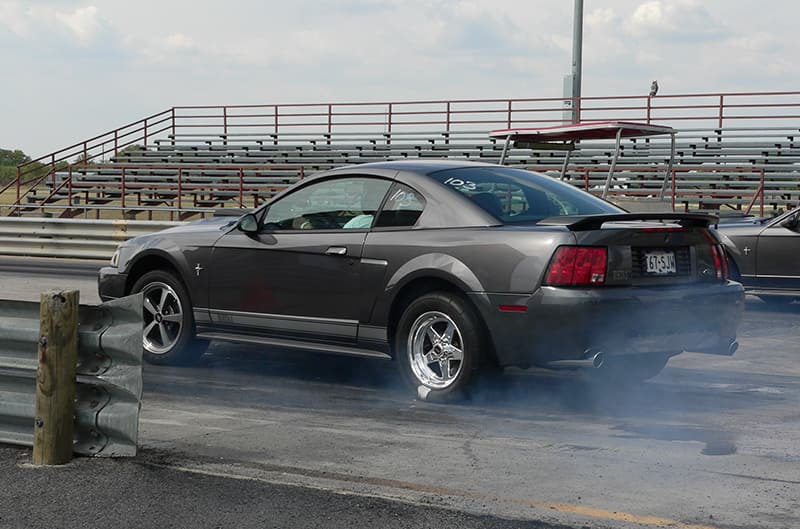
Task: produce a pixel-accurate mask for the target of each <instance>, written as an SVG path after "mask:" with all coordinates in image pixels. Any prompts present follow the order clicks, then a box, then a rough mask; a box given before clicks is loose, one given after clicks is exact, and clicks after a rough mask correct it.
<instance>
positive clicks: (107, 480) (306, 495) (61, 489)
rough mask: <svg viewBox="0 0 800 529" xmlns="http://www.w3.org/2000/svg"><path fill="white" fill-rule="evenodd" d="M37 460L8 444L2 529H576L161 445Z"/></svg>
mask: <svg viewBox="0 0 800 529" xmlns="http://www.w3.org/2000/svg"><path fill="white" fill-rule="evenodd" d="M30 458H31V456H30V451H29V450H27V449H21V448H14V447H0V476H2V479H1V480H0V528H3V529H6V528H9V529H10V528H15V529H16V528H22V527H25V528H30V529H38V528H48V529H51V528H59V529H70V528H81V529H85V528H91V527H137V528H140V529H144V528H149V527H153V528H159V529H168V528H175V529H179V528H180V529H182V528H187V529H188V528H204V527H213V528H222V527H237V528H246V527H258V528H278V527H280V528H298V529H300V528H314V529H317V528H320V527H324V528H333V529H336V528H342V529H345V528H348V529H350V528H367V527H370V528H372V527H381V528H414V529H424V528H431V529H440V528H447V527H454V528H464V529H470V528H497V529H504V528H509V529H510V528H514V529H545V528H546V529H567V526H564V525H553V524H549V523H541V522H532V521H519V520H507V519H503V518H498V517H493V516H480V515H472V514H467V513H463V512H459V511H454V510H448V509H443V508H440V507H437V506H426V505H412V504H409V503H404V502H398V501H390V500H387V499H381V498H376V497H369V496H362V495H352V494H341V493H333V492H330V491H325V490H319V489H313V488H304V487H296V486H291V485H281V484H274V483H269V482H266V481H263V480H257V479H243V478H241V477H227V476H224V475H220V474H216V475H214V474H210V473H201V472H187V471H185V470H180V469H177V468H172V467H171V466H170V465H169V464H165V463H166V461H167V459H168V458H169V456H168V455H166V454H163V453H158V452H145V453H143V454H141V455H140V456H139V457H137V458H133V459H102V458H96V459H89V458H78V459H75V460H73V462H72V463H70V464H69V465H65V466H63V467H34V466H32V465H30V464H29V462H30ZM578 527H587V528H588V526H578Z"/></svg>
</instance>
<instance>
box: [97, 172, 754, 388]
mask: <svg viewBox="0 0 800 529" xmlns="http://www.w3.org/2000/svg"><path fill="white" fill-rule="evenodd" d="M716 220H717V219H716V217H713V216H709V215H700V214H676V213H653V214H631V213H626V212H624V211H623V210H621V209H619V208H617V207H615V206H613V205H611V204H609V203H607V202H605V201H602V200H600V199H598V198H595V197H593V196H592V195H590V194H588V193H585V192H583V191H580V190H578V189H576V188H574V187H572V186H570V185H568V184H565V183H562V182H559V181H558V180H554V179H552V178H550V177H548V176H545V175H541V174H536V173H532V172H529V171H523V170H518V169H513V168H509V167H501V166H495V165H489V164H480V163H471V162H456V161H452V160H451V161H424V160H420V161H396V162H380V163H370V164H364V165H358V166H351V167H346V168H340V169H336V170H333V171H329V172H325V173H322V174H319V175H317V176H315V177H314V178H309V179H306V180H303V181H301V182H300V183H298V184H297V185H295V186H293V187H292V188H290V189H288V190H286V191H285V192H283V193H282V194H281V195H279V196H277V197H276V198H274V199H273V200H272V201H270V202H269V203H267V204H265V205H264V206H262V207H261V208H259V209H257V210H256V211H254V212H253V213H247V214H245V215H243V216H242V217H240V218H238V219H234V220H232V219H231V218H230V217H228V218H213V219H206V220H201V221H198V222H193V223H189V224H187V225H185V226H181V227H177V228H172V229H169V230H165V231H162V232H159V233H155V234H152V235H146V236H142V237H137V238H135V239H132V240H130V241H127V242H125V243H123V244H122V245H121V246H120V247H119V249H118V251H117V253H116V254H115V256H114V258H113V260H112V266H111V267H106V268H103V269H102V270H101V272H100V277H99V290H100V296H101V298H103V299H104V300H108V299H113V298H116V297H120V296H123V295H126V294H129V293H134V292H143V293H144V308H145V311H144V314H145V328H144V351H145V356H146V358H147V360H148V361H150V362H153V363H161V364H167V363H169V364H173V363H185V362H190V361H191V360H193V359H195V358H197V357H198V356H199V355H201V354H202V353H203V351H204V349H205V346H206V344H207V343H208V341H209V340H225V341H233V342H244V343H253V344H263V345H277V346H281V347H294V348H299V349H310V350H315V351H323V352H330V353H339V354H345V355H355V356H361V357H372V358H386V359H390V358H392V359H394V360H396V362H397V364H398V366H399V368H400V370H401V372H402V373H403V374H404V376H405V378H406V380H407V381H408V382H409V383H410V384H411V386H412V387H413V388H415V389H416V390H417V391H418V393H419V394H420V395H422V396H424V397H429V396H434V397H436V396H439V397H443V396H447V395H455V394H458V393H461V392H462V391H463V390H464V389H465V388H466V387H467V385H468V383H469V381H470V379H471V378H472V377H473V376H474V375H475V373H476V372H478V371H479V370H481V369H483V368H491V367H503V366H520V367H523V368H526V367H530V366H539V367H546V368H555V369H577V368H584V367H585V368H588V369H587V370H591V372H592V373H596V374H597V376H599V377H603V376H605V377H609V378H612V379H619V377H624V379H625V380H643V379H646V378H649V377H652V376H655V375H656V374H657V373H659V371H660V370H661V369H662V368H663V367H664V365H665V364H666V363H667V361H668V359H669V358H670V357H672V356H674V355H677V354H679V353H681V352H682V351H695V352H705V353H713V354H732V353H733V352H734V351H735V349H736V347H737V343H736V341H735V338H736V330H737V326H738V324H739V321H740V319H741V315H742V310H743V307H744V294H743V289H742V287H741V285H740V284H739V283H736V282H733V281H730V280H729V278H728V269H727V261H726V259H725V254H724V251H723V249H722V247H721V245H720V241H719V239H718V236H717V235H716V233H715V232H714V230H712V229H710V228H709V226H710V225H711V224H713V223H715V222H716Z"/></svg>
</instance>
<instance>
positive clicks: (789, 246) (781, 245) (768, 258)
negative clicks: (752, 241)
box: [756, 211, 800, 289]
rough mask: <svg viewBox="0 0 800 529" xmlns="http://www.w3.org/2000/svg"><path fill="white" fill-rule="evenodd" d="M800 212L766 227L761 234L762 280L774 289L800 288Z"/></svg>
mask: <svg viewBox="0 0 800 529" xmlns="http://www.w3.org/2000/svg"><path fill="white" fill-rule="evenodd" d="M799 220H800V212H798V211H795V212H794V213H791V214H789V215H787V216H785V217H783V218H781V219H777V220H776V221H775V222H773V223H772V224H770V226H768V227H767V228H765V229H764V230H763V231H762V232H761V234H760V235H759V236H758V247H757V254H758V255H757V257H756V270H757V274H758V278H759V283H760V284H761V285H762V286H769V287H772V288H792V289H797V288H800V222H799Z"/></svg>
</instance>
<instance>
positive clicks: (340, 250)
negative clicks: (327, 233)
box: [325, 246, 347, 255]
mask: <svg viewBox="0 0 800 529" xmlns="http://www.w3.org/2000/svg"><path fill="white" fill-rule="evenodd" d="M325 255H347V248H346V247H344V246H331V247H330V248H328V249H327V250H325Z"/></svg>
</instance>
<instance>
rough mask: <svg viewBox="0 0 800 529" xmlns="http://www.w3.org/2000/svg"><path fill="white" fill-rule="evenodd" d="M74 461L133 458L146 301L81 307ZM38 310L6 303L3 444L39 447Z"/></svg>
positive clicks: (0, 348) (0, 339)
mask: <svg viewBox="0 0 800 529" xmlns="http://www.w3.org/2000/svg"><path fill="white" fill-rule="evenodd" d="M79 321H80V326H79V329H78V365H77V377H76V378H77V379H76V399H75V408H74V439H75V441H74V444H73V450H74V452H75V453H78V454H84V455H93V456H109V457H111V456H133V455H136V444H137V438H138V431H139V408H140V402H141V398H142V296H141V294H137V295H135V296H129V297H126V298H121V299H118V300H114V301H111V302H108V303H103V304H102V305H98V306H81V307H80V310H79ZM39 327H40V314H39V303H32V302H24V301H5V300H0V442H3V443H9V444H20V445H27V446H32V445H33V438H34V418H35V413H36V408H35V397H36V381H37V365H38V361H37V349H38V345H39V331H40V328H39Z"/></svg>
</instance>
